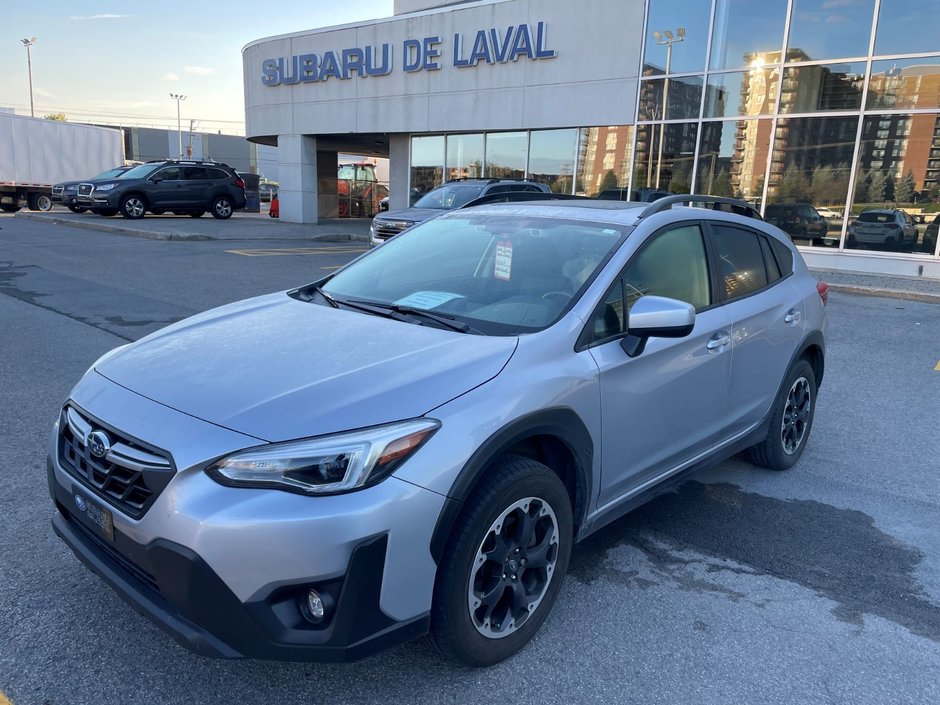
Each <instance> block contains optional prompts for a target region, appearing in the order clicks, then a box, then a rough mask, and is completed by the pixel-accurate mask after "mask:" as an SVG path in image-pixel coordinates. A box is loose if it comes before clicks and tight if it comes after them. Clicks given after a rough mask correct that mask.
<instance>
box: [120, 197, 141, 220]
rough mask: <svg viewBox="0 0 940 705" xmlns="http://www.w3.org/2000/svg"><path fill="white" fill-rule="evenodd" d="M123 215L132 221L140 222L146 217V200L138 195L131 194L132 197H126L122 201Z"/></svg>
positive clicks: (121, 209)
mask: <svg viewBox="0 0 940 705" xmlns="http://www.w3.org/2000/svg"><path fill="white" fill-rule="evenodd" d="M120 211H121V215H123V216H124V217H125V218H130V219H131V220H140V219H141V218H143V217H144V213H146V212H147V205H146V204H145V203H144V199H142V198H141V197H140V196H137V195H136V194H131V195H130V196H125V197H124V198H122V199H121V206H120Z"/></svg>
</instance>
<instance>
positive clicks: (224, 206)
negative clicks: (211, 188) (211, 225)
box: [210, 196, 235, 220]
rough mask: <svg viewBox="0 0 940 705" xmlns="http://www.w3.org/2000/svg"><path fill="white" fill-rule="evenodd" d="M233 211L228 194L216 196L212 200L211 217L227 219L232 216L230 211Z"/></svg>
mask: <svg viewBox="0 0 940 705" xmlns="http://www.w3.org/2000/svg"><path fill="white" fill-rule="evenodd" d="M234 212H235V206H234V205H232V199H231V198H229V197H228V196H218V197H217V198H216V199H215V200H214V201H212V209H211V210H210V213H212V217H213V218H218V219H219V220H228V219H229V218H231V217H232V213H234Z"/></svg>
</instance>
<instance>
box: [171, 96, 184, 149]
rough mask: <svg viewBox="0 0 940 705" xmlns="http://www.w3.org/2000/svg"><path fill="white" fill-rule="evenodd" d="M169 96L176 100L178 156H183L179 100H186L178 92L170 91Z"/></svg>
mask: <svg viewBox="0 0 940 705" xmlns="http://www.w3.org/2000/svg"><path fill="white" fill-rule="evenodd" d="M170 98H172V99H173V100H175V101H176V135H177V137H179V143H180V144H179V150H180V156H179V158H180V159H182V158H183V124H182V122H180V102H181V101H184V100H186V96H184V95H180V94H179V93H170Z"/></svg>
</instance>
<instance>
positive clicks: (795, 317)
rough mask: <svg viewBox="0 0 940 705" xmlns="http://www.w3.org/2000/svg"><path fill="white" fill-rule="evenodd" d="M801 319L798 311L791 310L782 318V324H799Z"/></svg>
mask: <svg viewBox="0 0 940 705" xmlns="http://www.w3.org/2000/svg"><path fill="white" fill-rule="evenodd" d="M801 317H802V316H801V314H800V312H799V311H796V310H791V311H790V312H789V313H787V315H786V316H784V317H783V321H784V323H799V322H800V318H801Z"/></svg>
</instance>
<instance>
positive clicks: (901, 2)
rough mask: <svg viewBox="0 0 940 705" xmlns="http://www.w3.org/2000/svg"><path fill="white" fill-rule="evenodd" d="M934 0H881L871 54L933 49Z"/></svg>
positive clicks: (935, 39) (908, 52)
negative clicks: (873, 47) (873, 50)
mask: <svg viewBox="0 0 940 705" xmlns="http://www.w3.org/2000/svg"><path fill="white" fill-rule="evenodd" d="M937 10H938V7H937V3H936V0H931V1H929V2H924V0H881V6H880V8H879V11H878V29H877V31H876V33H875V54H879V55H885V54H914V53H919V52H928V51H936V50H937V25H936V18H937Z"/></svg>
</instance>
